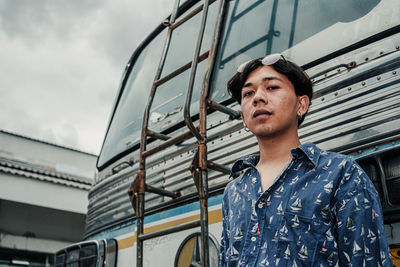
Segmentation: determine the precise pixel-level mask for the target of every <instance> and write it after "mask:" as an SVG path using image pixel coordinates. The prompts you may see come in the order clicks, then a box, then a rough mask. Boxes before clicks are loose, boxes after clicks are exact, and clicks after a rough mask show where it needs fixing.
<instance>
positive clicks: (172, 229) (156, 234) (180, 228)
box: [137, 220, 200, 241]
mask: <svg viewBox="0 0 400 267" xmlns="http://www.w3.org/2000/svg"><path fill="white" fill-rule="evenodd" d="M199 226H200V220H196V221H193V222H189V223H185V224H180V225H177V226H172V227H169V228H166V229H164V230H159V231H155V232H152V233H148V234H142V235H139V234H138V236H137V239H138V241H144V240H148V239H152V238H155V237H159V236H163V235H168V234H172V233H176V232H180V231H184V230H188V229H192V228H195V227H199Z"/></svg>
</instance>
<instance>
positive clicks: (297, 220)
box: [291, 215, 300, 228]
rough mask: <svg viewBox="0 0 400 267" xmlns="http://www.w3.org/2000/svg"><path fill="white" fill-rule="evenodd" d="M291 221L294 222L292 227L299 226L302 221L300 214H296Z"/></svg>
mask: <svg viewBox="0 0 400 267" xmlns="http://www.w3.org/2000/svg"><path fill="white" fill-rule="evenodd" d="M291 221H292V222H293V224H292V227H293V228H295V227H297V226H299V225H300V223H299V216H297V215H294V217H293V219H292V220H291Z"/></svg>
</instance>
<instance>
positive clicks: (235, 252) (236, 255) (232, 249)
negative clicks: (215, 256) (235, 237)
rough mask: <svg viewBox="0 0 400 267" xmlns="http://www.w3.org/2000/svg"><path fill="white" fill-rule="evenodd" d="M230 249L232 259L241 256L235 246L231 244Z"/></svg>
mask: <svg viewBox="0 0 400 267" xmlns="http://www.w3.org/2000/svg"><path fill="white" fill-rule="evenodd" d="M230 249H231V250H230V254H231V256H230V258H231V260H237V259H238V258H239V251H238V250H237V249H236V248H235V247H234V246H231V247H230Z"/></svg>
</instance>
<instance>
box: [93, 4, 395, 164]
mask: <svg viewBox="0 0 400 267" xmlns="http://www.w3.org/2000/svg"><path fill="white" fill-rule="evenodd" d="M218 2H219V1H216V2H215V3H214V4H213V6H216V5H218ZM227 5H228V13H227V17H226V20H225V25H224V32H223V37H222V40H221V43H220V45H219V51H218V58H217V60H216V65H215V67H214V73H213V76H212V77H213V81H212V87H211V90H210V92H209V94H210V95H209V97H210V98H211V99H212V100H214V101H216V102H223V101H225V100H228V99H229V98H230V97H229V95H228V94H227V91H226V82H227V81H228V80H229V78H230V77H231V76H232V74H233V73H235V70H236V68H237V66H238V65H240V64H241V63H243V62H245V61H247V60H249V59H252V58H257V57H261V56H263V55H266V54H270V53H277V52H279V53H283V54H284V55H285V56H287V57H288V58H289V59H290V60H293V61H295V62H297V63H299V64H300V65H304V64H307V63H309V62H312V61H314V60H317V59H319V58H321V57H324V56H326V55H329V54H330V53H333V52H335V51H338V50H340V49H342V48H344V47H347V46H350V45H352V44H354V43H357V42H359V41H362V40H364V39H366V38H368V37H370V36H373V35H375V34H377V33H380V32H383V31H385V30H388V29H391V28H393V27H395V26H397V25H398V24H399V20H400V18H399V16H398V14H400V1H398V0H335V1H320V0H308V1H298V0H267V1H266V0H263V1H261V0H259V1H239V0H236V1H228V4H227ZM210 10H211V11H212V10H213V9H212V8H211V9H210ZM214 13H215V12H214ZM215 14H216V13H215ZM191 20H192V21H196V20H199V17H197V18H196V17H194V18H193V19H190V20H189V21H188V22H186V23H187V24H188V25H191V24H190V23H191ZM208 20H209V21H208V22H207V30H206V32H205V35H206V40H211V39H212V38H210V36H211V35H212V34H213V27H214V24H215V16H214V15H211V16H209V18H208ZM186 23H185V24H186ZM182 26H185V25H182ZM188 27H189V26H188ZM165 36H166V30H164V31H162V32H161V33H160V34H159V35H158V36H156V37H155V38H154V39H153V40H152V41H151V42H150V43H149V44H148V45H147V47H145V48H144V49H143V50H142V52H141V54H140V55H139V57H138V58H137V59H136V61H135V62H132V64H133V68H132V71H131V72H130V74H129V78H128V82H127V83H126V85H125V87H124V88H121V90H122V91H121V97H120V98H119V101H118V103H116V105H115V109H114V111H113V117H112V120H111V122H110V125H109V128H108V131H107V134H106V137H105V141H104V143H103V147H102V151H101V153H100V156H99V160H98V167H99V168H101V167H105V166H106V165H108V164H110V163H112V161H115V160H116V159H117V158H118V155H121V153H123V152H125V151H127V150H128V149H130V148H132V146H134V145H137V144H138V142H139V139H140V133H141V126H142V119H143V112H144V107H145V103H146V102H147V98H148V96H149V92H150V89H151V87H152V82H153V79H154V77H155V72H156V69H157V67H158V62H159V61H160V57H161V52H162V45H163V42H164V40H165ZM177 37H178V36H177ZM179 38H180V41H179V42H178V41H177V42H175V43H176V46H177V47H174V46H175V43H174V42H172V43H171V45H170V46H171V47H170V51H171V52H170V53H171V55H169V54H167V61H168V62H167V63H168V64H167V69H165V70H164V71H163V72H165V73H166V74H168V73H169V72H171V71H173V70H174V69H176V68H179V67H180V66H181V65H182V64H185V63H187V62H186V60H184V61H182V57H180V56H179V55H178V56H173V54H172V53H175V54H176V53H177V52H176V51H179V53H178V54H181V55H187V54H189V55H191V54H192V51H193V45H187V46H185V45H182V44H183V43H185V42H189V40H193V39H194V38H195V37H194V35H193V31H192V30H189V28H188V30H182V31H181V32H180V35H179ZM193 43H195V42H193ZM205 43H210V42H209V41H206V42H205ZM178 45H179V46H178ZM208 45H209V44H208ZM186 49H187V50H188V51H186ZM189 50H190V51H189ZM202 51H203V49H202ZM175 61H176V62H175ZM181 61H182V62H181ZM174 62H175V63H176V64H175V63H174ZM201 64H202V66H201V67H199V69H200V70H199V72H198V73H199V75H198V76H197V77H196V84H197V85H195V91H194V96H195V97H197V96H198V95H199V92H196V90H199V87H200V85H201V80H202V77H201V76H202V75H201V74H202V73H204V71H203V70H204V68H205V65H206V64H204V62H203V63H201ZM175 65H176V66H175ZM169 66H173V67H174V68H171V69H168V68H169ZM199 66H200V65H199ZM203 66H204V67H203ZM180 79H181V80H182V81H180ZM186 80H187V74H186V73H183V74H182V75H178V76H176V77H175V78H174V79H172V80H170V81H169V82H168V83H166V84H164V85H163V86H164V87H168V86H169V87H170V88H169V89H166V90H165V89H164V90H163V92H164V94H165V95H163V94H162V93H160V95H157V94H156V96H155V100H154V103H153V107H152V109H151V114H150V126H151V127H152V129H153V127H154V129H155V130H157V131H163V130H166V129H167V128H169V127H171V126H172V125H175V124H176V122H179V121H183V116H181V110H180V108H181V106H180V105H179V104H177V103H178V101H180V102H182V101H181V100H179V99H183V98H184V97H183V96H184V92H185V90H186V87H185V86H187V83H186ZM177 85H179V86H177ZM178 87H179V88H178ZM171 92H172V94H170V93H171ZM197 112H198V111H197ZM195 113H196V111H195V110H194V111H192V115H193V114H195ZM171 114H172V115H174V114H175V115H174V116H173V117H174V120H172V119H168V120H163V118H165V117H166V116H169V115H171ZM176 114H178V115H179V118H178V117H177V116H176ZM170 118H171V117H170ZM171 121H173V122H174V124H171Z"/></svg>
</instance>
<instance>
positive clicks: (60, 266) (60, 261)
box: [55, 252, 67, 267]
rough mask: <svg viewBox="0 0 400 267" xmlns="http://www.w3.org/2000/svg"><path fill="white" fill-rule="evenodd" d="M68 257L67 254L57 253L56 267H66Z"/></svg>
mask: <svg viewBox="0 0 400 267" xmlns="http://www.w3.org/2000/svg"><path fill="white" fill-rule="evenodd" d="M66 257H67V255H66V254H65V252H60V253H57V254H56V264H55V267H64V265H65V260H66Z"/></svg>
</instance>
